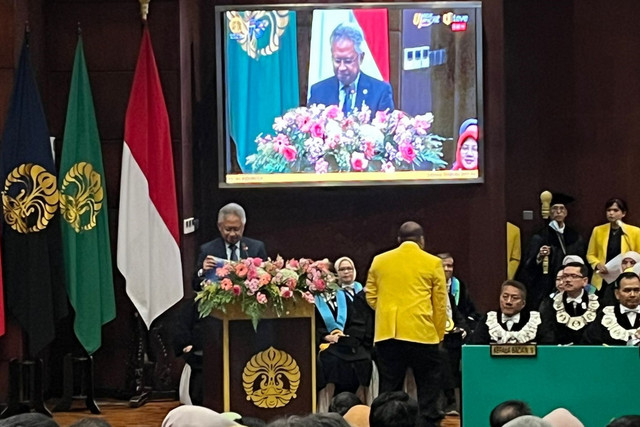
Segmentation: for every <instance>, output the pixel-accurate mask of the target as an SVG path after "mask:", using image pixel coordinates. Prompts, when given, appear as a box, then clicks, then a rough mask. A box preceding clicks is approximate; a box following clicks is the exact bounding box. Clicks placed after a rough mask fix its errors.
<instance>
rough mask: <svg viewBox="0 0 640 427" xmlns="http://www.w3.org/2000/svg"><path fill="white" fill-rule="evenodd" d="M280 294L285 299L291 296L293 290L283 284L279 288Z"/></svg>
mask: <svg viewBox="0 0 640 427" xmlns="http://www.w3.org/2000/svg"><path fill="white" fill-rule="evenodd" d="M280 296H281V297H282V298H285V299H287V298H291V297H292V296H293V291H291V289H289V288H288V287H286V286H283V287H281V288H280Z"/></svg>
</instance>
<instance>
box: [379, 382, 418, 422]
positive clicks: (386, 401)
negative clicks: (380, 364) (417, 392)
mask: <svg viewBox="0 0 640 427" xmlns="http://www.w3.org/2000/svg"><path fill="white" fill-rule="evenodd" d="M417 418H418V402H416V401H415V400H413V399H412V398H410V397H409V395H408V394H407V393H405V392H403V391H392V392H387V393H382V394H380V395H379V396H378V397H376V398H375V399H374V401H373V402H371V412H370V414H369V426H371V427H414V426H415V425H416V421H417Z"/></svg>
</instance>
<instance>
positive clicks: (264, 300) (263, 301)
mask: <svg viewBox="0 0 640 427" xmlns="http://www.w3.org/2000/svg"><path fill="white" fill-rule="evenodd" d="M256 301H258V303H259V304H266V303H267V296H266V295H265V294H263V293H258V294H256Z"/></svg>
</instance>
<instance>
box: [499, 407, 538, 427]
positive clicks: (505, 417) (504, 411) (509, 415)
mask: <svg viewBox="0 0 640 427" xmlns="http://www.w3.org/2000/svg"><path fill="white" fill-rule="evenodd" d="M522 415H532V412H531V408H530V407H529V405H528V404H527V403H526V402H523V401H522V400H507V401H506V402H502V403H501V404H499V405H498V406H496V407H495V408H493V410H492V411H491V414H490V415H489V424H490V425H491V427H502V426H503V425H505V424H506V423H508V422H509V421H511V420H513V419H515V418H518V417H521V416H522Z"/></svg>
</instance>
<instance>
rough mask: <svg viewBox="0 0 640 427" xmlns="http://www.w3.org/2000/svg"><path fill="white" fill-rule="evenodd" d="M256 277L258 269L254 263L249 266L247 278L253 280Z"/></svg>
mask: <svg viewBox="0 0 640 427" xmlns="http://www.w3.org/2000/svg"><path fill="white" fill-rule="evenodd" d="M256 277H258V269H257V268H255V267H254V266H253V265H252V266H251V267H249V272H248V273H247V279H249V280H251V279H255V278H256Z"/></svg>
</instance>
